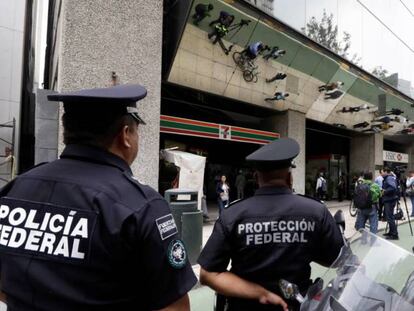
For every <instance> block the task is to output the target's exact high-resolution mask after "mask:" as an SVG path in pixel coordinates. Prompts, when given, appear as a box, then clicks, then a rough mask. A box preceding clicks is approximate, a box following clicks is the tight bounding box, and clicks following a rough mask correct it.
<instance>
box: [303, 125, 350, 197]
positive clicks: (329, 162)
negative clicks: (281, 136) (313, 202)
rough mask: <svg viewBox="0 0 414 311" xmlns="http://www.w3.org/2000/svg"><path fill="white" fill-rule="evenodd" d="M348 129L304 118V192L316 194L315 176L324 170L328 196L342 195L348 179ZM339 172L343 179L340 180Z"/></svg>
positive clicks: (345, 193)
mask: <svg viewBox="0 0 414 311" xmlns="http://www.w3.org/2000/svg"><path fill="white" fill-rule="evenodd" d="M349 148H350V136H349V132H348V131H345V130H343V129H338V128H335V127H332V126H330V125H327V124H320V123H319V122H315V121H309V120H307V129H306V176H305V193H306V195H310V196H315V197H316V180H317V178H318V175H319V174H320V173H323V175H324V178H325V179H326V181H327V194H326V199H327V200H333V199H334V200H338V199H341V200H342V199H345V198H346V197H347V196H348V192H349V191H348V189H349V186H348V185H349V182H350V179H351V177H352V176H349V170H348V168H349ZM341 175H342V176H343V182H341V183H340V182H339V181H340V178H341Z"/></svg>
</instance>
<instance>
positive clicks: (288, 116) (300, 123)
mask: <svg viewBox="0 0 414 311" xmlns="http://www.w3.org/2000/svg"><path fill="white" fill-rule="evenodd" d="M264 124H265V126H266V130H268V131H276V132H278V133H280V136H281V137H290V138H293V139H295V140H296V141H297V142H298V143H299V146H300V153H299V155H298V156H297V157H296V159H295V164H296V168H295V169H293V170H292V172H293V188H294V189H295V191H296V192H297V193H300V194H304V193H305V164H306V159H305V150H306V145H305V143H306V116H305V114H304V113H301V112H298V111H293V110H288V111H286V112H285V113H283V114H280V115H276V116H272V117H270V118H269V119H267V120H266V121H265V122H264Z"/></svg>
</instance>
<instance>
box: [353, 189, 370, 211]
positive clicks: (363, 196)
mask: <svg viewBox="0 0 414 311" xmlns="http://www.w3.org/2000/svg"><path fill="white" fill-rule="evenodd" d="M354 205H355V207H356V208H359V209H368V208H372V195H371V185H370V184H366V183H361V184H359V185H357V187H356V188H355V193H354Z"/></svg>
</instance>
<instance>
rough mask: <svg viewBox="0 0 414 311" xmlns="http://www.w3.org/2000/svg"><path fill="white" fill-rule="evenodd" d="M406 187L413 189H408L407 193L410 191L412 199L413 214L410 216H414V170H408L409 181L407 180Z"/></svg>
mask: <svg viewBox="0 0 414 311" xmlns="http://www.w3.org/2000/svg"><path fill="white" fill-rule="evenodd" d="M405 185H406V187H407V188H406V189H407V190H409V189H411V191H407V194H408V193H410V200H411V215H410V217H414V171H409V172H408V177H407V182H406V184H405Z"/></svg>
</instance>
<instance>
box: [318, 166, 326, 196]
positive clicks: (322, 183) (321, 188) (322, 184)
mask: <svg viewBox="0 0 414 311" xmlns="http://www.w3.org/2000/svg"><path fill="white" fill-rule="evenodd" d="M327 192H328V186H327V184H326V179H325V178H324V177H323V172H320V173H319V177H318V179H317V180H316V197H317V198H318V199H319V200H323V199H324V198H325V196H326V193H327Z"/></svg>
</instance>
